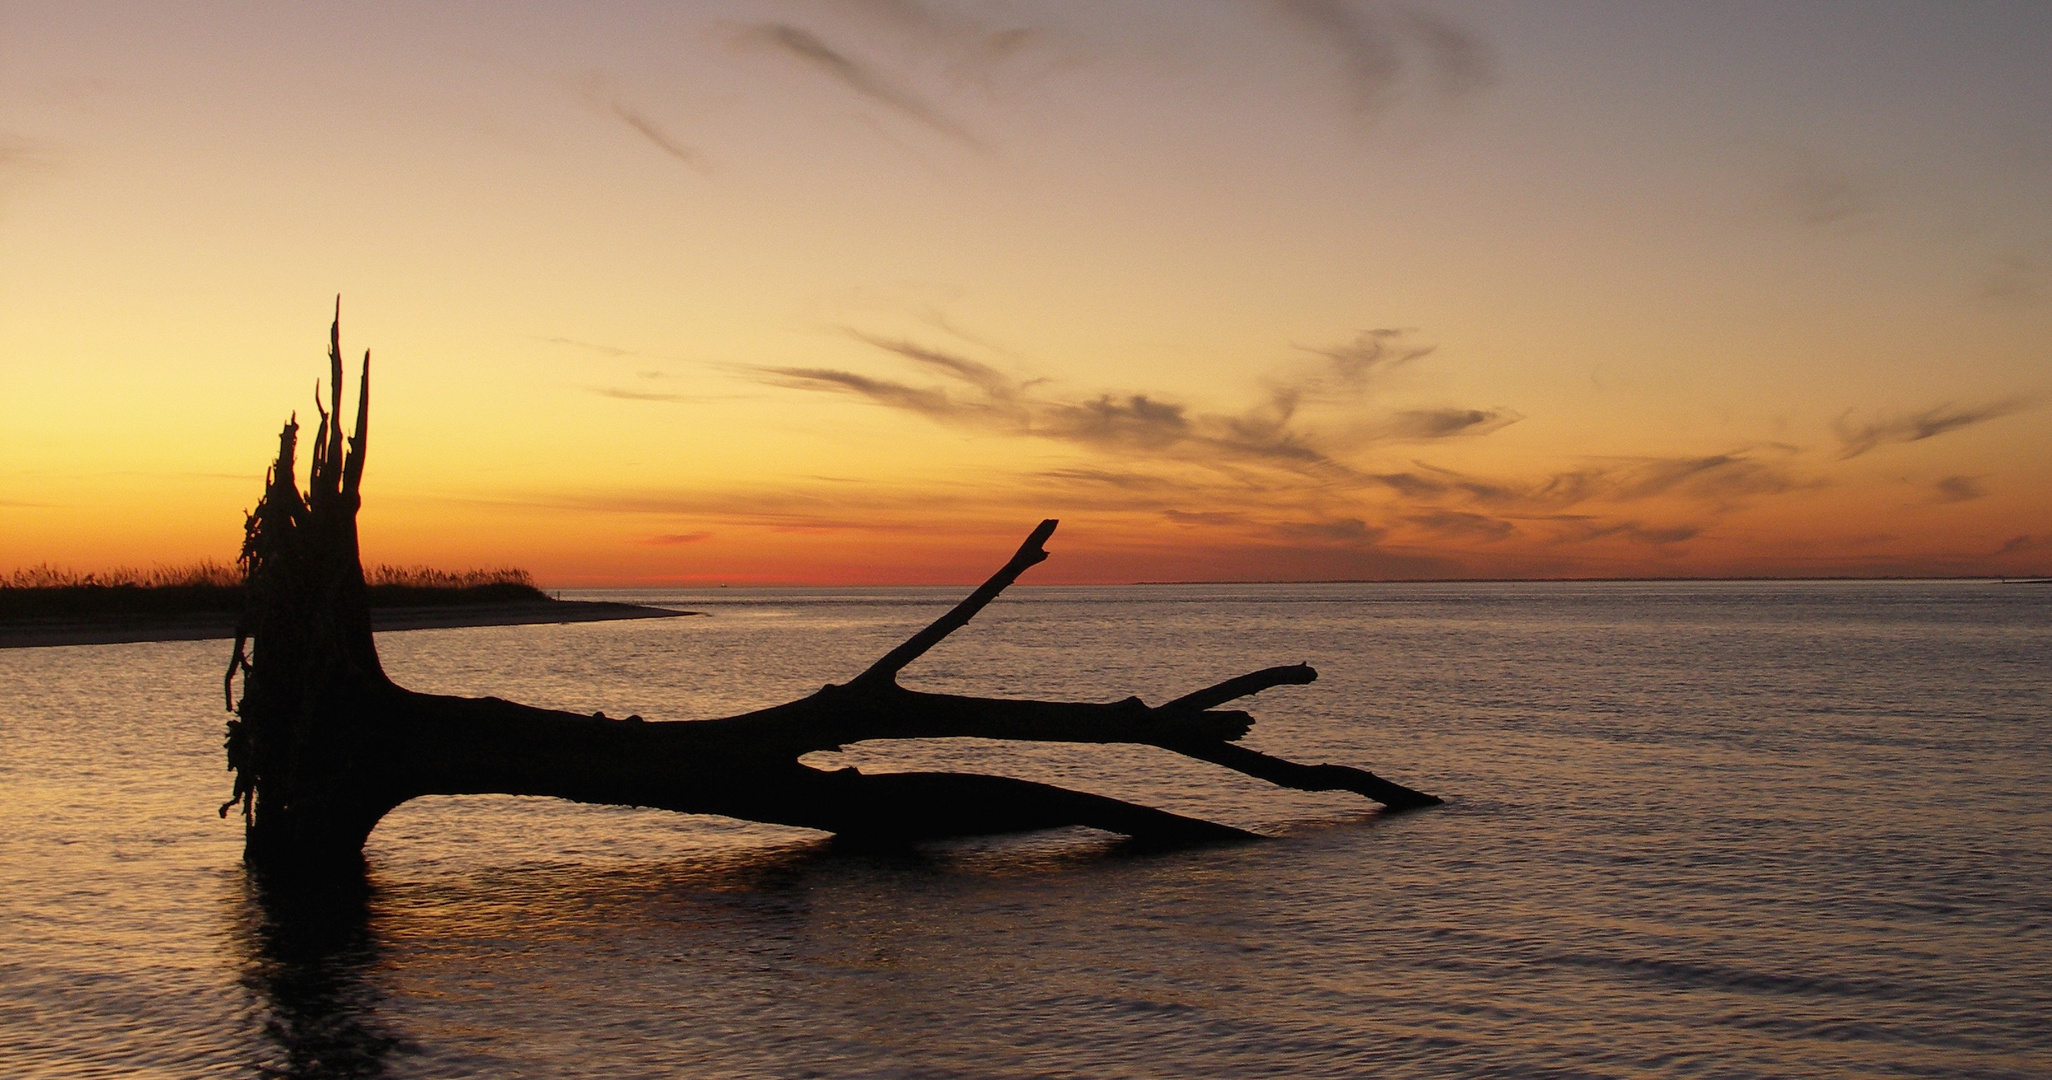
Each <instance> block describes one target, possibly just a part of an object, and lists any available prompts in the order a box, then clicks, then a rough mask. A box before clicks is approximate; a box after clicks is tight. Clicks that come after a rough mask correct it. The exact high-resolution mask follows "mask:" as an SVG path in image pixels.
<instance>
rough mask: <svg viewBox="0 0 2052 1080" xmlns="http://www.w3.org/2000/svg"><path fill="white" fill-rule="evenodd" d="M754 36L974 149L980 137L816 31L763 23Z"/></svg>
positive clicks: (862, 93) (981, 146)
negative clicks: (841, 49) (844, 51)
mask: <svg viewBox="0 0 2052 1080" xmlns="http://www.w3.org/2000/svg"><path fill="white" fill-rule="evenodd" d="M755 36H756V37H758V38H759V39H760V40H762V41H764V42H767V43H768V44H769V45H771V46H772V47H774V48H776V49H778V50H780V51H782V52H783V53H785V54H786V55H788V56H791V57H794V58H796V59H798V60H800V61H803V62H805V63H807V64H810V65H812V66H813V67H814V68H816V69H818V70H819V71H821V72H824V73H825V74H827V75H828V76H831V77H832V78H833V79H835V80H836V81H838V82H839V83H841V85H843V86H845V87H847V88H848V89H850V90H852V91H854V92H855V93H857V94H859V95H861V96H862V97H865V98H868V99H869V100H871V101H874V102H876V103H877V104H880V105H883V106H885V107H886V108H889V109H891V110H892V111H894V112H896V113H898V114H899V115H902V116H904V117H906V118H908V119H911V120H913V121H915V122H917V123H919V124H921V125H923V126H925V127H927V128H928V129H930V130H933V131H935V132H938V133H940V134H942V135H945V136H947V137H949V138H951V139H954V140H956V141H957V142H960V143H963V144H964V145H967V146H970V147H974V148H976V149H978V150H982V149H985V146H984V143H983V140H981V139H979V138H977V137H976V135H975V134H974V133H972V132H970V131H969V129H968V128H965V127H963V126H962V125H961V124H959V123H957V122H956V121H955V120H953V119H952V118H950V117H948V116H947V115H946V114H945V113H943V112H941V111H940V110H939V109H936V108H934V107H933V106H932V105H930V104H928V103H927V102H926V101H925V99H923V98H921V97H920V96H919V95H917V94H914V93H913V92H912V91H910V90H907V89H905V88H904V87H902V86H899V85H898V84H897V83H896V82H894V81H893V80H891V79H888V78H886V77H884V75H882V74H881V73H879V72H877V71H876V70H874V69H872V68H870V67H869V66H868V65H866V64H863V63H861V62H859V61H857V60H855V59H854V58H853V57H851V56H849V55H847V54H846V53H843V52H841V51H840V50H838V49H835V48H834V47H833V46H831V45H828V44H827V43H826V42H825V41H822V40H820V38H819V36H818V35H817V34H814V33H813V32H812V31H810V30H807V29H805V28H803V27H799V26H792V25H791V24H789V23H764V24H762V25H760V26H757V27H755Z"/></svg>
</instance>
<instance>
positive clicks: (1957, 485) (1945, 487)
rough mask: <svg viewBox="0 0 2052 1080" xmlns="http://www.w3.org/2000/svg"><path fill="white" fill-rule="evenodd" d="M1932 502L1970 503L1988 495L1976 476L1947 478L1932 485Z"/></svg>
mask: <svg viewBox="0 0 2052 1080" xmlns="http://www.w3.org/2000/svg"><path fill="white" fill-rule="evenodd" d="M1932 488H1933V489H1934V490H1933V492H1932V496H1931V501H1932V502H1937V503H1957V502H1972V501H1973V500H1975V499H1979V498H1982V497H1984V496H1986V495H1987V494H1988V490H1987V489H1986V488H1984V487H1982V486H1981V478H1980V477H1978V476H1948V477H1946V478H1944V479H1943V480H1940V481H1938V482H1937V483H1936V484H1933V485H1932Z"/></svg>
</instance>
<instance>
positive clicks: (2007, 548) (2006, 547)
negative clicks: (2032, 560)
mask: <svg viewBox="0 0 2052 1080" xmlns="http://www.w3.org/2000/svg"><path fill="white" fill-rule="evenodd" d="M2033 551H2052V536H2033V535H2031V534H2030V533H2024V534H2023V535H2021V536H2012V537H2010V538H2009V539H2008V540H2007V541H2005V542H2004V543H2003V545H2002V546H2001V547H1999V548H1996V549H1995V554H1997V555H2021V554H2025V553H2028V552H2033Z"/></svg>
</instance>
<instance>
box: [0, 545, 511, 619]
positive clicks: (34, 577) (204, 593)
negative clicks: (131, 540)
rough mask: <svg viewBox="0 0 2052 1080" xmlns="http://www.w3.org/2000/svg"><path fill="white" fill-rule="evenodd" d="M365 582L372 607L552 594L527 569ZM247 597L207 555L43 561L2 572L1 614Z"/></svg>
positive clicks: (398, 569) (108, 611) (164, 609)
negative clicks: (68, 565)
mask: <svg viewBox="0 0 2052 1080" xmlns="http://www.w3.org/2000/svg"><path fill="white" fill-rule="evenodd" d="M367 581H368V584H369V592H368V593H367V594H366V595H367V599H368V601H369V603H370V606H371V607H373V608H397V607H456V606H464V605H472V604H511V603H523V602H528V603H531V602H536V601H544V602H546V601H549V595H548V594H547V593H545V592H543V591H541V590H540V589H538V588H536V587H535V584H534V579H533V577H531V576H530V575H529V574H528V572H527V571H525V570H515V569H497V570H463V571H449V570H436V569H434V568H432V567H426V566H379V567H377V568H376V569H374V570H372V571H371V572H370V573H369V574H368V575H367ZM245 604H246V598H245V596H244V591H243V580H242V570H241V568H240V567H239V566H230V565H227V564H223V563H218V562H213V561H211V560H209V561H202V562H197V563H192V564H189V565H186V566H159V567H153V568H151V569H149V570H138V569H135V568H132V567H118V568H115V569H113V570H100V571H92V572H88V573H80V572H78V571H75V570H65V569H60V568H57V567H54V566H50V565H48V564H47V563H46V564H43V565H40V566H33V567H28V568H26V569H21V570H16V571H14V572H13V573H12V574H10V575H8V576H7V577H6V578H4V579H0V620H9V619H50V618H82V617H93V616H112V615H122V616H129V615H135V616H172V615H193V614H203V613H234V612H239V611H241V610H242V609H243V607H244V606H245Z"/></svg>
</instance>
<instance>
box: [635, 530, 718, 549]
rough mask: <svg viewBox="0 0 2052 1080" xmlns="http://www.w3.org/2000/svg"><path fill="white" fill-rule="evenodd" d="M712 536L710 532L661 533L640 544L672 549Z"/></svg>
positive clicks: (708, 538)
mask: <svg viewBox="0 0 2052 1080" xmlns="http://www.w3.org/2000/svg"><path fill="white" fill-rule="evenodd" d="M712 535H713V534H712V533H710V532H688V533H662V534H659V535H656V536H651V537H649V538H648V539H646V540H643V541H642V543H644V544H654V545H657V546H659V547H673V546H676V545H680V544H696V543H698V542H700V541H702V540H710V539H712Z"/></svg>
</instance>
